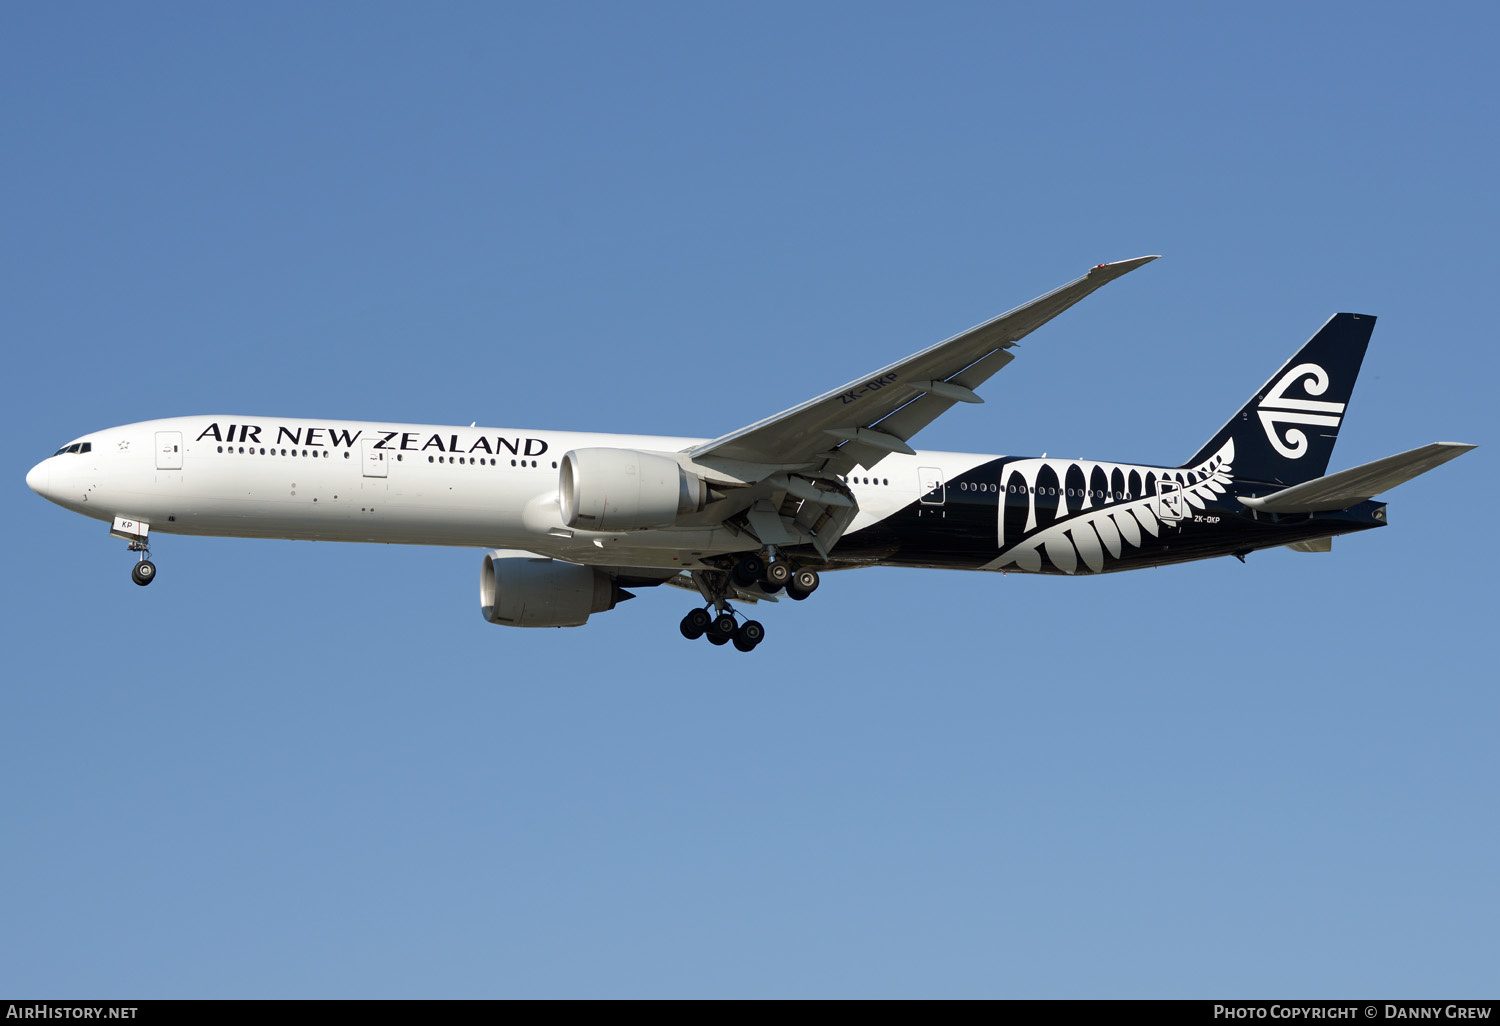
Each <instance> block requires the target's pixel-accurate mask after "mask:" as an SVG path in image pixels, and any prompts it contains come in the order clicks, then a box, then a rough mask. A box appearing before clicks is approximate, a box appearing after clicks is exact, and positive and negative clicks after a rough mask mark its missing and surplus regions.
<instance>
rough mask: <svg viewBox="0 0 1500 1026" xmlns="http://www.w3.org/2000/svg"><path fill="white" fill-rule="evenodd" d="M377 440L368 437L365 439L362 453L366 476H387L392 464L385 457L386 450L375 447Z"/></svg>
mask: <svg viewBox="0 0 1500 1026" xmlns="http://www.w3.org/2000/svg"><path fill="white" fill-rule="evenodd" d="M375 441H376V440H375V439H373V438H366V439H365V441H364V446H365V447H364V452H363V453H362V454H361V455H363V457H364V468H365V470H364V472H365V477H386V476H388V475H387V472H386V471H387V468H388V467H389V466H390V464H389V463H387V462H386V459H385V458H386V451H385V450H384V449H377V448H375Z"/></svg>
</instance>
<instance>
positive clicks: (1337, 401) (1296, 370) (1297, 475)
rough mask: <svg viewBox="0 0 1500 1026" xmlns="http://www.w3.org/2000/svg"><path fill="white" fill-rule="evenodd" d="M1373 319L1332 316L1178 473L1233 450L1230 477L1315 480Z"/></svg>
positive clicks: (1336, 432)
mask: <svg viewBox="0 0 1500 1026" xmlns="http://www.w3.org/2000/svg"><path fill="white" fill-rule="evenodd" d="M1374 330H1375V318H1374V317H1371V316H1369V315H1368V314H1351V313H1340V314H1334V315H1333V316H1332V317H1330V318H1329V319H1328V323H1326V324H1324V325H1323V327H1322V328H1320V329H1319V330H1318V333H1317V334H1316V335H1314V336H1313V337H1312V338H1311V339H1309V340H1308V342H1307V344H1306V345H1304V346H1303V347H1302V348H1301V349H1299V350H1297V355H1296V356H1293V357H1292V358H1291V359H1290V360H1288V361H1287V362H1286V365H1285V366H1283V367H1282V368H1281V370H1279V371H1277V372H1276V373H1275V375H1273V376H1272V378H1271V380H1270V381H1267V382H1266V383H1265V384H1264V385H1262V386H1261V387H1260V389H1259V390H1258V391H1257V392H1256V393H1255V394H1254V395H1253V396H1251V397H1250V401H1249V402H1248V403H1246V404H1245V405H1244V408H1243V409H1241V410H1240V411H1239V412H1238V413H1236V414H1235V415H1234V416H1233V417H1231V418H1229V423H1227V424H1225V425H1224V426H1223V427H1222V428H1220V429H1219V432H1218V434H1216V435H1214V436H1213V438H1212V439H1210V440H1209V441H1208V443H1207V444H1206V445H1204V446H1203V448H1201V449H1199V450H1198V453H1197V454H1196V455H1195V456H1194V457H1193V458H1192V459H1191V460H1189V461H1188V462H1187V463H1184V464H1183V466H1184V467H1195V466H1199V465H1201V464H1203V463H1204V462H1206V461H1207V460H1209V459H1211V458H1212V457H1213V456H1214V455H1215V454H1217V453H1218V452H1219V451H1220V450H1221V449H1223V447H1224V446H1225V445H1226V444H1228V443H1230V442H1231V441H1232V442H1233V443H1234V454H1233V456H1232V457H1231V458H1230V462H1231V463H1232V465H1233V467H1234V471H1233V473H1234V476H1235V477H1237V478H1243V479H1246V480H1251V481H1266V482H1271V483H1276V484H1284V485H1294V484H1300V483H1301V482H1303V481H1310V480H1312V479H1313V478H1315V477H1322V476H1323V475H1324V474H1325V473H1326V472H1327V470H1328V458H1329V457H1330V456H1332V455H1333V443H1334V442H1336V441H1338V435H1339V425H1340V424H1342V423H1343V421H1344V413H1345V411H1346V410H1347V409H1348V406H1349V396H1350V394H1351V393H1352V392H1353V391H1354V379H1355V378H1356V377H1358V376H1359V366H1360V364H1361V363H1362V362H1363V361H1364V358H1365V347H1366V346H1367V345H1369V343H1370V333H1371V332H1372V331H1374Z"/></svg>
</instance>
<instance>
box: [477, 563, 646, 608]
mask: <svg viewBox="0 0 1500 1026" xmlns="http://www.w3.org/2000/svg"><path fill="white" fill-rule="evenodd" d="M632 598H635V596H634V595H632V594H630V592H628V591H622V590H621V589H620V587H619V586H618V585H616V584H615V582H614V581H613V580H611V579H610V578H609V576H608V575H607V574H605V573H603V572H602V571H599V570H596V569H595V568H594V567H591V566H580V565H579V564H577V563H568V562H564V561H563V560H560V559H551V558H549V557H547V556H538V555H536V554H535V553H531V552H517V551H512V550H508V549H496V550H495V551H493V552H488V553H485V557H484V564H483V565H482V566H481V567H480V570H479V611H480V612H481V613H482V614H483V615H484V618H485V620H487V621H488V622H490V623H494V624H500V625H502V626H505V627H581V626H583V625H584V624H585V623H588V619H589V614H591V613H602V612H604V611H605V610H608V609H613V608H615V606H616V605H617V604H619V603H621V602H624V601H625V600H626V599H632Z"/></svg>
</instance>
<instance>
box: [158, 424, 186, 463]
mask: <svg viewBox="0 0 1500 1026" xmlns="http://www.w3.org/2000/svg"><path fill="white" fill-rule="evenodd" d="M156 469H157V470H181V469H182V432H181V431H158V432H157V433H156Z"/></svg>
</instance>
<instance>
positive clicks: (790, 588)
mask: <svg viewBox="0 0 1500 1026" xmlns="http://www.w3.org/2000/svg"><path fill="white" fill-rule="evenodd" d="M807 595H808V593H807V592H805V591H803V590H802V589H801V588H799V587H797V585H796V584H795V583H793V584H788V585H787V586H786V597H787V598H789V599H791V600H792V601H793V602H801V601H802V600H803V599H805V598H807Z"/></svg>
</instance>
